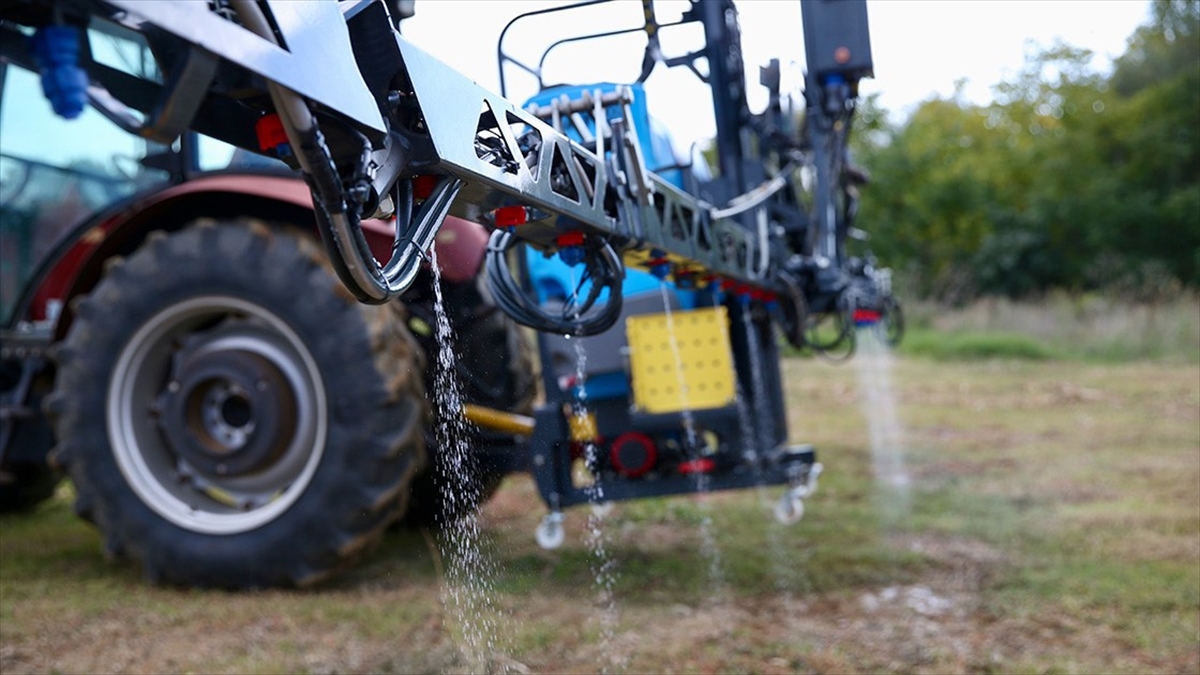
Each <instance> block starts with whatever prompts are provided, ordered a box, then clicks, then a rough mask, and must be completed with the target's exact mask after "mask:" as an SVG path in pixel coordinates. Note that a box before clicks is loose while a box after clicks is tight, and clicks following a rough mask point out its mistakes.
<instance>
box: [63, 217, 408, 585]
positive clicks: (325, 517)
mask: <svg viewBox="0 0 1200 675" xmlns="http://www.w3.org/2000/svg"><path fill="white" fill-rule="evenodd" d="M73 309H74V311H75V319H74V322H73V323H72V325H71V327H70V331H69V333H68V335H67V337H66V339H65V340H64V342H63V343H62V345H61V346H60V348H59V349H58V352H57V358H58V362H59V363H58V367H59V371H58V378H57V383H56V388H55V391H54V393H53V394H52V395H51V397H50V399H49V401H48V403H47V406H46V407H47V410H48V412H49V413H50V414H51V416H52V419H53V420H54V423H55V430H56V432H57V436H58V439H59V445H58V447H57V448H56V451H55V453H54V457H55V460H56V461H57V462H58V463H59V464H60V465H61V466H63V467H65V469H66V470H67V472H68V474H69V476H70V478H71V480H72V481H73V482H74V484H75V490H76V494H77V501H76V505H75V508H76V511H77V512H78V513H79V514H80V515H81V516H82V517H84V518H86V519H87V520H90V521H91V522H93V523H94V524H95V525H96V526H97V527H98V528H99V529H100V530H101V532H102V533H103V535H104V546H105V549H106V552H107V553H108V554H109V555H110V556H112V557H115V558H128V559H131V560H133V561H135V562H136V563H137V564H138V565H140V567H141V569H142V571H143V572H144V574H145V576H146V578H147V579H148V580H150V581H151V582H155V583H165V584H177V585H184V586H197V587H217V588H228V589H248V588H265V587H304V586H309V585H312V584H315V583H318V582H320V581H322V580H324V579H327V578H329V577H330V576H331V575H333V574H335V573H336V572H338V571H340V570H342V569H344V568H345V567H347V566H348V565H349V564H350V563H351V562H352V561H353V560H354V559H355V558H356V557H358V556H359V555H360V554H361V553H362V552H363V551H364V550H366V549H368V548H369V547H370V546H371V545H373V544H374V543H375V542H376V541H378V539H379V538H380V537H381V536H382V534H383V532H384V531H385V530H386V528H387V526H388V525H389V524H390V523H391V522H392V521H393V520H395V519H396V518H398V517H399V515H400V513H401V512H402V511H403V508H404V506H405V505H406V503H407V497H408V490H409V486H410V482H411V480H412V477H413V476H414V475H415V473H416V472H417V471H418V470H420V469H421V468H422V466H423V464H424V458H425V455H424V443H423V438H422V430H423V427H424V424H425V420H426V419H427V416H428V406H427V404H426V402H425V398H424V392H423V386H422V380H421V372H422V370H423V365H424V364H423V356H422V355H421V352H420V347H419V346H417V344H416V342H415V341H414V340H413V339H412V337H411V335H410V334H409V333H408V331H407V328H406V327H405V315H404V310H403V308H402V306H401V305H400V303H389V304H387V305H383V306H367V305H363V304H359V303H357V302H355V301H354V299H353V298H352V297H351V296H350V295H349V294H348V293H347V292H345V290H344V289H343V287H342V286H341V284H340V283H339V282H338V281H337V279H336V278H335V276H334V274H333V271H332V269H331V268H330V267H329V264H328V262H327V259H326V258H325V256H324V253H323V252H322V251H321V250H320V249H319V248H318V246H317V245H316V244H314V243H313V242H312V241H311V240H310V239H309V237H307V236H305V235H304V234H302V233H298V232H293V231H291V230H289V229H288V228H286V227H283V226H279V227H270V226H268V225H265V224H263V223H259V222H256V221H247V220H236V221H232V222H220V223H218V222H212V221H202V222H197V223H195V224H193V225H191V226H189V227H187V228H185V229H183V230H181V231H179V232H176V233H173V234H170V235H161V234H158V235H152V236H151V237H150V238H148V240H147V242H146V243H145V244H144V245H143V246H142V247H141V248H139V249H138V250H137V251H135V252H134V253H133V254H132V255H131V256H130V257H129V258H128V259H127V260H123V261H122V260H115V261H114V262H113V263H112V264H109V265H108V267H107V269H106V274H105V276H104V278H103V279H102V280H101V282H100V283H99V284H98V285H97V286H96V287H95V289H94V290H93V291H92V293H91V294H90V295H88V296H87V297H86V298H83V299H81V300H79V301H78V302H76V303H74V304H73Z"/></svg>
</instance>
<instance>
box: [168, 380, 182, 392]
mask: <svg viewBox="0 0 1200 675" xmlns="http://www.w3.org/2000/svg"><path fill="white" fill-rule="evenodd" d="M182 388H183V385H181V384H179V381H178V380H171V382H170V383H169V384H167V391H169V392H171V393H172V394H178V393H179V390H180V389H182Z"/></svg>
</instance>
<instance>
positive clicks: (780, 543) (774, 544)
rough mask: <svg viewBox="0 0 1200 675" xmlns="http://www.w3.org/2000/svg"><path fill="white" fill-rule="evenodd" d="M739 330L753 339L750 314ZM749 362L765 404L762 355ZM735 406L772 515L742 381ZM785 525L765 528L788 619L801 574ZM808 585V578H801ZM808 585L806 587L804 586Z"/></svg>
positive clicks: (756, 395) (762, 499)
mask: <svg viewBox="0 0 1200 675" xmlns="http://www.w3.org/2000/svg"><path fill="white" fill-rule="evenodd" d="M742 328H743V330H744V332H745V335H746V336H747V338H748V339H754V338H753V336H754V335H755V331H754V327H753V323H752V321H751V317H750V312H748V311H744V312H742ZM748 351H749V360H750V385H751V390H752V391H751V393H752V395H753V400H755V401H765V400H766V397H767V386H766V383H765V382H764V381H763V371H762V367H763V364H762V361H761V358H762V355H761V354H760V352H759V350H757V349H749V350H748ZM737 387H738V392H737V406H738V424H739V426H740V428H741V432H742V438H743V439H744V440H745V448H744V453H743V454H744V456H745V457H746V459H747V460H749V461H750V462H751V466H753V467H754V479H755V492H756V493H757V496H758V503H759V506H760V508H762V509H763V511H764V512H765V513H768V514H770V513H772V511H773V510H774V507H775V500H774V499H773V498H772V496H771V492H770V491H769V490H768V489H767V485H766V477H765V475H764V474H763V464H762V463H763V461H764V459H765V457H764V456H763V455H764V453H765V452H766V451H767V450H768V448H765V447H762V446H763V443H764V442H763V441H760V440H759V439H758V436H759V430H760V429H761V428H762V426H761V425H756V424H755V423H754V419H753V418H752V416H751V414H750V409H749V405H748V403H747V400H746V397H745V395H744V392H743V391H742V388H741V382H740V381H738V383H737ZM785 527H787V526H786V525H784V524H782V523H780V522H779V521H778V520H776V519H775V518H774V517H771V518H770V521H769V522H768V525H767V533H766V535H767V554H768V556H769V557H770V569H771V576H772V579H773V583H774V586H775V590H776V592H777V593H779V596H780V597H781V599H782V601H783V607H784V610H785V611H786V612H787V613H788V614H789V615H791V616H794V615H795V614H796V606H797V602H796V592H797V586H798V585H799V584H798V581H799V579H798V578H797V577H798V575H803V572H802V571H800V570H799V569H798V566H797V565H796V564H795V563H796V562H797V561H794V560H789V555H788V551H787V547H786V546H785V544H784V528H785ZM800 578H802V579H804V580H805V581H806V582H807V578H806V577H803V576H801V577H800ZM806 585H807V584H806Z"/></svg>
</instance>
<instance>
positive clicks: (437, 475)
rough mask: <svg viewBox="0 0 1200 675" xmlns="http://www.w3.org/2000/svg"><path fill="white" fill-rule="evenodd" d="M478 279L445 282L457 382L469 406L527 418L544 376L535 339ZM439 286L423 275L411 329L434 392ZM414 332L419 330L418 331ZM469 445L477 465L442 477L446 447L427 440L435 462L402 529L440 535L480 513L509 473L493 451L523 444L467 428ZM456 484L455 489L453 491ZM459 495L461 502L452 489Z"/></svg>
mask: <svg viewBox="0 0 1200 675" xmlns="http://www.w3.org/2000/svg"><path fill="white" fill-rule="evenodd" d="M477 281H478V280H476V281H472V282H465V283H461V284H449V283H445V282H443V295H444V297H445V302H444V304H445V307H444V311H445V312H447V318H448V320H449V321H450V324H451V330H452V332H453V334H454V335H453V338H454V339H453V347H454V356H455V378H456V382H457V384H458V390H459V395H460V396H461V397H462V398H463V400H464V401H466V402H468V403H474V404H477V405H481V406H485V407H488V408H494V409H496V410H502V411H505V412H511V413H516V414H520V415H529V414H531V413H532V411H533V405H534V399H535V397H536V394H537V382H536V371H535V370H534V367H533V355H532V350H531V347H530V345H529V342H528V340H526V339H525V338H524V336H523V335H522V333H521V330H520V327H519V326H518V325H517V324H516V323H515V322H514V321H513V320H512V319H510V318H508V316H506V315H505V314H504V313H503V312H501V311H500V310H499V309H498V308H497V307H496V306H495V305H493V304H492V303H491V302H490V301H489V300H488V297H487V295H486V294H485V293H483V292H482V290H481V289H480V287H479V285H478V283H477ZM431 283H432V279H431V278H430V277H429V275H427V274H423V275H422V276H421V277H420V278H419V279H418V280H417V282H416V283H415V284H414V289H413V293H412V294H411V297H409V298H407V299H409V300H411V302H410V304H409V307H410V311H411V314H412V316H411V317H410V319H409V321H410V322H414V323H415V322H419V325H420V327H414V328H415V329H414V331H413V332H414V333H415V334H417V335H418V336H422V337H419V338H418V339H419V341H420V342H421V345H422V347H424V348H425V352H426V354H427V355H429V361H430V364H431V365H430V368H429V370H428V371H427V372H426V383H425V386H426V389H428V390H431V391H432V388H433V387H434V386H435V383H434V380H435V378H436V368H435V367H434V365H433V364H434V363H435V357H436V350H437V349H438V348H439V345H438V344H437V339H436V335H435V334H434V332H433V326H434V325H436V324H435V322H436V317H435V316H434V314H433V307H432V305H431V304H430V303H429V301H430V298H431V296H432V287H430V286H429V284H431ZM410 325H411V324H410ZM465 440H466V443H467V444H468V446H469V448H470V451H471V452H472V453H473V454H472V457H471V458H472V459H477V460H478V462H477V463H476V462H471V463H470V465H469V466H465V467H463V466H458V467H456V469H455V470H456V471H458V472H459V474H458V475H455V476H454V477H453V478H448V477H447V476H445V475H442V473H443V472H440V471H439V468H438V467H439V463H438V460H439V457H440V456H441V455H440V453H441V448H440V447H439V444H438V442H437V439H436V438H435V437H434V434H432V433H429V434H427V435H426V438H425V441H426V446H427V447H428V449H429V457H430V462H429V464H428V466H427V467H426V469H425V470H424V471H423V472H421V473H420V474H418V475H417V477H416V478H415V479H414V480H413V487H412V500H411V502H410V503H409V505H408V509H407V510H406V511H405V514H404V518H403V521H402V524H403V525H404V526H406V527H433V528H438V527H442V526H444V525H447V524H448V523H451V522H454V521H455V520H457V519H459V518H461V517H463V516H465V515H468V514H471V513H474V512H475V511H476V510H478V509H479V507H480V506H482V505H483V504H485V503H487V501H488V500H489V499H491V498H492V496H493V495H495V494H496V491H497V490H499V489H500V485H501V483H503V481H504V475H505V474H504V472H503V471H502V470H499V469H497V468H496V467H494V466H490V465H489V464H488V459H489V452H488V450H489V449H491V450H498V451H501V452H503V450H504V449H505V448H510V449H511V448H512V445H513V443H514V442H515V441H514V439H513V438H512V437H511V436H505V435H504V434H502V433H496V432H489V431H486V430H482V429H477V428H474V427H473V426H472V425H469V424H468V425H466V439H465ZM452 483H453V484H454V485H451V484H452ZM450 489H453V490H455V493H456V494H455V496H454V498H453V499H448V498H447V490H450Z"/></svg>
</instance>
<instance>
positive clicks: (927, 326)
mask: <svg viewBox="0 0 1200 675" xmlns="http://www.w3.org/2000/svg"><path fill="white" fill-rule="evenodd" d="M906 312H907V316H908V319H909V327H910V329H913V330H911V336H910V337H912V338H913V342H914V343H915V344H913V345H911V348H912V352H911V353H914V354H921V355H927V356H935V357H943V358H979V357H984V358H987V357H996V356H998V357H1008V358H1033V359H1043V358H1074V359H1081V360H1091V361H1101V362H1128V361H1135V360H1146V359H1149V360H1157V361H1173V362H1183V363H1197V362H1200V295H1198V294H1196V293H1195V292H1190V293H1180V294H1179V295H1177V296H1176V297H1174V298H1171V299H1168V300H1162V301H1159V302H1155V303H1142V304H1133V303H1129V302H1123V301H1121V300H1118V299H1115V298H1112V297H1106V296H1099V295H1075V296H1073V295H1066V294H1056V295H1051V296H1048V297H1046V298H1044V299H1042V300H1041V301H1038V302H1013V301H1010V300H1006V299H1002V298H989V299H985V300H981V301H978V302H976V303H974V304H972V305H970V306H968V307H965V308H961V309H945V308H939V307H936V306H934V305H931V304H929V303H921V302H911V303H908V304H907V305H906ZM906 348H909V346H908V345H906Z"/></svg>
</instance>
